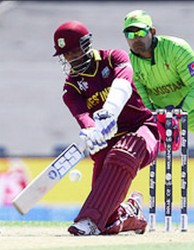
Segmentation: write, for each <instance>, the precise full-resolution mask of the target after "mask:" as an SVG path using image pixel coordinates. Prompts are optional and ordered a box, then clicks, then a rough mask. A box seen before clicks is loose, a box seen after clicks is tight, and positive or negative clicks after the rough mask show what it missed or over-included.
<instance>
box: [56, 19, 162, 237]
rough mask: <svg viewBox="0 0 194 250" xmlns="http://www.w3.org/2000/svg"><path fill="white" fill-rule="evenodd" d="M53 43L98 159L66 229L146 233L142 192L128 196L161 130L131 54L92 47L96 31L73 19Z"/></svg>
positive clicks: (83, 132)
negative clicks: (136, 80) (143, 96)
mask: <svg viewBox="0 0 194 250" xmlns="http://www.w3.org/2000/svg"><path fill="white" fill-rule="evenodd" d="M54 47H55V54H54V56H58V57H59V58H60V61H61V63H62V65H63V70H64V71H65V73H66V79H65V84H64V87H63V101H64V103H65V105H66V106H67V107H68V109H69V110H70V113H71V114H72V116H73V117H74V118H75V120H76V121H77V123H78V124H79V126H80V137H81V138H82V140H83V141H84V142H85V144H86V147H87V149H88V151H89V153H90V156H91V159H92V160H93V164H94V165H93V177H92V190H91V192H90V193H89V195H88V197H87V199H86V201H85V202H84V204H83V206H82V207H81V210H80V212H79V214H78V215H77V217H76V218H75V220H74V223H73V224H72V225H71V226H70V227H69V228H68V231H69V233H70V234H73V235H76V236H81V235H102V234H118V233H120V232H122V231H130V230H132V231H135V232H136V233H139V234H141V233H144V231H145V230H146V225H147V222H146V219H145V216H144V214H143V210H142V195H141V194H140V193H139V192H137V191H134V192H132V194H131V195H130V196H129V197H128V198H127V201H124V200H125V198H126V195H127V193H128V190H129V188H130V186H131V183H132V181H133V180H134V178H135V177H136V176H137V174H138V171H140V170H141V169H142V168H144V167H146V166H148V165H149V164H150V163H151V162H152V161H153V160H154V159H155V158H156V157H157V153H158V148H159V133H158V129H157V125H156V124H155V122H154V117H153V115H152V113H151V111H150V110H149V109H148V108H146V107H145V106H144V104H143V102H142V100H141V98H140V96H139V94H138V92H137V90H136V87H135V86H134V82H133V69H132V66H131V63H130V61H129V57H128V54H127V53H126V52H125V51H123V50H118V49H105V50H96V49H93V48H92V34H91V33H90V32H89V31H88V29H87V28H86V27H85V25H84V24H82V23H80V22H78V21H74V20H72V21H68V22H66V23H63V24H61V25H60V26H59V27H58V28H57V29H56V30H55V32H54Z"/></svg>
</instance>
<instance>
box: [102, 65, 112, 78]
mask: <svg viewBox="0 0 194 250" xmlns="http://www.w3.org/2000/svg"><path fill="white" fill-rule="evenodd" d="M101 74H102V77H103V78H108V77H109V75H110V69H109V67H108V66H106V67H105V68H104V69H103V70H102V72H101Z"/></svg>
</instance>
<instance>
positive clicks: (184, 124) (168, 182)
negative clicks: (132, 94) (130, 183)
mask: <svg viewBox="0 0 194 250" xmlns="http://www.w3.org/2000/svg"><path fill="white" fill-rule="evenodd" d="M158 114H166V154H165V231H168V232H169V231H170V230H171V225H172V201H173V197H172V191H173V186H172V161H173V160H172V135H173V130H172V118H173V116H175V117H176V118H177V119H180V120H181V131H180V132H181V155H180V157H181V211H180V213H181V215H180V229H181V231H182V232H185V231H187V228H188V214H187V206H188V205H187V185H188V180H187V178H188V170H187V168H188V114H187V112H184V111H182V110H181V109H172V110H170V111H169V110H166V109H158V110H156V111H155V112H153V115H154V119H155V121H156V122H157V115H158ZM156 161H157V160H155V161H153V162H152V163H151V165H150V186H149V194H150V204H149V231H154V230H155V229H156V164H157V163H156Z"/></svg>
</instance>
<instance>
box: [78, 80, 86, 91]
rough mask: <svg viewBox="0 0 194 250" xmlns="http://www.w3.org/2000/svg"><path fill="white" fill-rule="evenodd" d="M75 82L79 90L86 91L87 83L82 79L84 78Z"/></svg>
mask: <svg viewBox="0 0 194 250" xmlns="http://www.w3.org/2000/svg"><path fill="white" fill-rule="evenodd" d="M77 84H78V86H79V89H80V90H84V91H86V90H87V89H88V83H87V82H86V81H84V78H82V80H81V81H77Z"/></svg>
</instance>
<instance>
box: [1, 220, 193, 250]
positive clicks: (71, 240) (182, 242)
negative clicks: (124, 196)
mask: <svg viewBox="0 0 194 250" xmlns="http://www.w3.org/2000/svg"><path fill="white" fill-rule="evenodd" d="M68 225H69V223H61V222H60V223H58V222H56V223H51V222H0V246H1V249H2V250H13V249H14V250H32V249H33V250H35V249H37V250H62V249H63V250H66V249H70V250H87V249H88V250H89V249H90V250H97V249H98V250H129V249H133V250H156V249H157V250H167V249H168V250H193V247H194V226H193V225H192V226H191V225H189V230H188V232H184V233H182V232H180V231H179V229H178V228H176V226H174V225H173V228H172V231H171V232H164V225H158V227H157V230H156V231H155V232H145V234H144V235H136V234H134V233H133V232H127V233H121V234H119V235H114V236H83V237H75V236H72V235H69V233H68V232H67V227H68Z"/></svg>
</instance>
